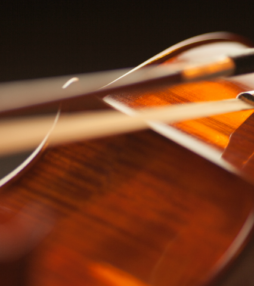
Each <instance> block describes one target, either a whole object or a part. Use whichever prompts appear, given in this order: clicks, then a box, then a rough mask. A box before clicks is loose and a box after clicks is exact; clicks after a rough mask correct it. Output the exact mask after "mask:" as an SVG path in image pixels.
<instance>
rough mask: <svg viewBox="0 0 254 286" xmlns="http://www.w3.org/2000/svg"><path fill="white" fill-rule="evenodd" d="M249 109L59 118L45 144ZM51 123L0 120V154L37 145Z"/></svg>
mask: <svg viewBox="0 0 254 286" xmlns="http://www.w3.org/2000/svg"><path fill="white" fill-rule="evenodd" d="M252 108H253V105H251V104H248V103H246V102H244V101H242V100H240V99H238V98H236V99H228V100H222V101H211V102H201V103H186V104H176V105H171V106H167V107H165V106H164V107H160V108H145V109H141V110H139V111H138V113H137V114H136V115H134V116H127V115H125V114H122V113H120V112H118V111H99V112H98V111H97V112H89V113H88V112H83V113H75V114H68V115H62V116H60V119H59V120H58V122H57V123H56V124H55V127H54V128H53V130H52V132H51V134H50V136H49V141H48V144H50V145H56V144H60V143H61V144H62V143H68V142H73V141H78V140H88V139H94V138H99V137H104V136H110V135H116V134H121V133H126V132H131V131H137V130H141V129H146V128H149V126H148V123H147V122H150V121H159V122H166V123H175V122H179V121H184V120H190V119H197V118H200V117H207V116H212V115H217V114H221V113H227V112H234V111H239V110H246V109H252ZM53 121H54V119H53V118H52V116H41V117H39V116H37V117H36V116H35V117H32V118H31V117H29V118H23V119H18V120H15V119H10V120H3V121H2V122H1V123H0V134H1V141H0V155H1V154H2V155H3V154H5V155H6V154H10V153H16V152H21V151H25V150H30V149H32V148H34V147H36V146H38V144H40V142H41V140H42V138H43V137H44V136H45V134H47V132H48V130H49V129H50V128H51V126H52V122H53ZM17 138H18V140H17Z"/></svg>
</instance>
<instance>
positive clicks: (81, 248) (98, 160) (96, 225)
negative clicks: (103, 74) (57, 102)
mask: <svg viewBox="0 0 254 286" xmlns="http://www.w3.org/2000/svg"><path fill="white" fill-rule="evenodd" d="M247 47H250V44H249V43H248V41H246V40H245V39H243V38H241V37H239V36H236V35H232V34H229V33H211V34H205V35H201V36H198V37H194V38H191V39H189V40H186V41H184V42H182V43H179V44H177V45H175V46H173V47H171V48H169V49H167V50H165V51H163V52H162V53H160V54H158V55H156V56H155V57H153V58H151V59H150V60H148V61H146V62H145V63H144V64H142V65H140V66H138V67H137V68H136V69H134V70H133V71H132V73H133V74H134V75H135V72H137V71H138V70H140V69H142V68H144V67H147V66H152V65H154V64H156V65H162V66H163V65H169V66H170V65H174V64H178V63H181V64H182V63H184V64H185V63H186V64H187V63H188V62H190V61H192V60H193V59H206V58H212V57H213V56H216V55H220V54H224V53H228V52H237V51H240V50H244V49H246V48H247ZM252 89H254V81H253V74H250V75H244V76H239V77H233V78H227V79H225V78H220V79H216V80H205V81H201V82H190V83H186V84H182V85H177V86H169V87H168V86H165V85H163V86H161V87H159V88H153V89H151V90H146V89H137V90H131V91H130V90H127V91H122V92H115V93H112V94H109V95H106V96H104V97H103V98H101V97H96V96H94V97H93V98H91V97H89V98H82V99H81V101H82V105H81V104H80V103H79V104H78V105H75V104H76V103H75V104H70V102H68V104H63V105H62V109H63V112H68V111H69V110H70V109H71V110H72V111H73V110H74V111H75V110H80V109H82V110H90V109H95V108H96V109H97V108H101V109H108V108H114V109H117V110H120V111H121V112H124V113H126V114H131V113H132V112H137V111H138V110H139V109H140V108H144V107H159V106H164V105H173V104H179V103H188V102H200V101H201V102H202V101H214V100H223V99H230V98H235V97H236V96H237V95H238V94H239V93H241V92H245V91H249V90H252ZM253 121H254V117H253V110H251V109H250V110H245V111H239V112H233V113H226V114H222V115H216V116H209V117H206V118H201V119H195V120H187V121H183V122H178V123H172V124H165V123H161V122H158V121H150V122H148V123H147V124H148V125H149V130H145V131H136V132H131V133H127V134H121V135H114V136H110V137H105V138H99V139H92V140H88V141H80V142H74V143H68V144H62V145H60V146H54V147H50V148H42V149H41V150H40V151H39V152H38V154H37V156H36V158H34V159H33V160H31V161H30V162H29V164H27V165H26V166H25V167H24V168H23V169H22V170H20V171H19V172H18V173H17V174H16V175H15V176H14V177H12V178H11V179H10V180H9V181H7V182H6V183H5V184H4V185H2V187H1V193H0V196H1V207H0V214H1V216H0V218H1V225H0V233H1V237H0V242H1V243H0V261H1V262H0V263H1V268H0V269H1V270H0V279H1V283H2V284H1V285H7V286H8V285H43V286H46V285H55V286H56V285H59V286H60V285H66V286H67V285H103V286H109V285H110V286H114V285H133V286H145V285H153V286H164V285H171V286H178V285H179V286H180V285H191V286H201V285H202V286H204V285H233V286H234V285H243V284H242V281H247V279H250V277H249V275H248V273H247V274H246V273H243V272H244V271H241V267H242V266H241V265H242V264H241V263H244V261H247V260H248V259H249V258H248V250H249V249H251V247H252V244H251V239H252V231H253V224H254V217H253V209H254V187H253V183H254V179H253V178H254V176H253V174H254V169H253V162H254V161H253V151H254V143H253V142H254V140H253V139H254V138H253V137H254V135H253V134H254V133H253ZM239 269H240V270H239ZM245 272H246V271H245ZM242 273H243V276H241V274H242ZM239 277H240V278H239ZM244 279H245V280H244ZM245 285H247V284H245Z"/></svg>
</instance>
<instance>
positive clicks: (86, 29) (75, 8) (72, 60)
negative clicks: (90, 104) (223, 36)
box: [0, 0, 254, 81]
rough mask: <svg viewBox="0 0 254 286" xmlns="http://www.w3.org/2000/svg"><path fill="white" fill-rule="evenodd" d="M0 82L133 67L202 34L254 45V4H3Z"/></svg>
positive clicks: (38, 1)
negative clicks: (232, 37) (235, 38)
mask: <svg viewBox="0 0 254 286" xmlns="http://www.w3.org/2000/svg"><path fill="white" fill-rule="evenodd" d="M3 2H4V3H1V6H0V81H9V80H15V79H25V78H37V77H47V76H54V75H64V74H75V73H82V72H91V71H97V70H107V69H115V68H121V67H133V66H136V65H138V64H140V63H141V62H143V61H145V60H147V59H148V58H150V57H152V56H153V55H155V54H156V53H158V52H160V51H162V50H164V49H166V48H167V47H169V46H171V45H173V44H175V43H177V42H179V41H182V40H184V39H186V38H189V37H192V36H196V35H198V34H202V33H207V32H214V31H230V32H234V33H238V34H241V35H243V36H246V37H248V38H250V39H251V40H253V41H254V31H253V30H254V1H253V0H251V1H213V2H210V1H207V0H203V1H189V0H185V1H181V0H179V1H178V2H176V1H171V0H168V1H149V0H146V1H145V0H136V1H133V0H129V1H107V0H105V1H96V0H94V2H92V1H87V0H84V1H65V0H61V1H60V0H55V1H54V0H51V1H41V0H36V1H32V0H30V1H28V0H24V1H22V0H19V1H13V0H8V1H3Z"/></svg>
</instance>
